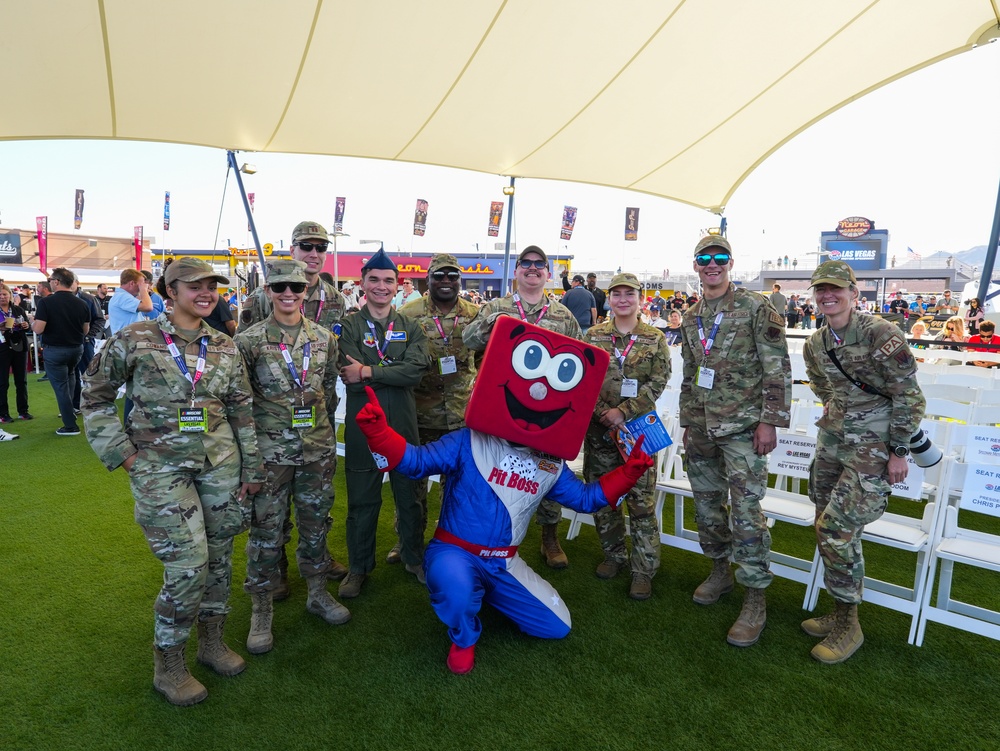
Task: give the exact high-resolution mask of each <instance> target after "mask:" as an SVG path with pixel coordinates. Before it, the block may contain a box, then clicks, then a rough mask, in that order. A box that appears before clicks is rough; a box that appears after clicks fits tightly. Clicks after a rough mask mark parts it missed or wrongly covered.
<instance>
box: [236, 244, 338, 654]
mask: <svg viewBox="0 0 1000 751" xmlns="http://www.w3.org/2000/svg"><path fill="white" fill-rule="evenodd" d="M266 271H267V284H266V286H265V292H266V294H267V295H268V297H269V298H270V301H271V314H270V315H269V316H268V317H267V318H265V319H264V320H263V321H261V322H260V323H256V324H254V325H253V326H251V327H250V328H248V329H246V330H244V331H241V332H240V333H239V334H237V335H236V346H237V347H238V348H239V350H240V354H241V355H242V356H243V362H244V363H245V364H246V370H247V374H248V376H249V379H250V386H251V388H252V389H253V397H254V398H253V413H254V422H255V423H256V426H257V443H258V444H259V445H260V451H261V454H262V455H263V457H264V467H265V470H266V471H267V480H266V481H265V483H264V487H263V488H262V489H261V491H260V492H259V493H258V494H257V496H256V497H255V498H254V504H253V518H252V520H251V524H250V536H249V539H248V540H247V576H246V581H245V582H244V585H243V586H244V589H246V591H247V592H248V593H249V594H250V598H251V600H252V601H253V616H252V620H251V624H250V634H249V636H247V650H248V651H249V652H250V653H251V654H262V653H264V652H269V651H270V650H271V648H272V647H273V645H274V638H273V636H272V634H271V621H272V615H273V610H272V602H273V600H272V593H273V591H274V590H275V588H276V587H277V586H278V584H279V581H280V570H279V564H280V561H281V551H282V547H283V545H284V539H283V532H282V525H283V523H284V521H285V519H286V518H287V516H288V507H289V496H291V499H292V501H293V502H294V504H295V521H296V524H297V525H298V528H299V544H298V550H297V551H296V552H297V560H298V564H299V573H300V574H301V575H302V576H303V578H305V580H306V582H307V584H308V587H309V597H308V599H307V601H306V610H308V611H309V612H310V613H314V614H316V615H318V616H320V617H321V618H322V619H323V620H325V621H326V622H327V623H329V624H331V625H337V624H340V623H346V622H347V621H349V620H350V618H351V614H350V612H349V611H348V610H347V608H345V607H344V606H343V605H341V604H340V603H338V602H337V601H336V600H334V599H333V597H331V596H330V593H329V592H327V591H326V582H327V576H328V574H329V572H330V569H331V567H332V565H333V560H332V559H331V557H330V553H329V551H328V550H327V547H326V536H327V532H328V531H329V529H330V526H331V521H330V509H331V508H332V507H333V498H334V496H333V473H334V472H335V471H336V468H337V451H336V447H337V438H336V436H335V435H334V430H333V426H334V424H335V422H334V415H335V413H336V410H337V390H336V389H337V374H338V369H337V357H338V350H337V339H336V338H335V337H334V335H333V334H332V333H331V332H330V331H329V330H327V329H325V328H322V327H321V326H317V325H315V324H313V323H311V322H310V321H309V320H307V319H306V318H305V316H303V315H302V313H301V312H300V306H301V305H302V300H303V298H304V297H305V290H306V284H307V279H306V275H305V264H304V263H302V262H301V261H294V260H291V259H288V260H276V261H268V262H267V264H266Z"/></svg>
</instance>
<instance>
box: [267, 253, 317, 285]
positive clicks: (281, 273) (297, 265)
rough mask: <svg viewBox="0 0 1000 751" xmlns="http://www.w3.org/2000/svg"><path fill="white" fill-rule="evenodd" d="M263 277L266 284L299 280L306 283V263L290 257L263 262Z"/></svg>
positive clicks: (307, 281)
mask: <svg viewBox="0 0 1000 751" xmlns="http://www.w3.org/2000/svg"><path fill="white" fill-rule="evenodd" d="M264 277H265V278H266V279H267V283H268V284H274V283H275V282H301V283H303V284H308V283H309V280H308V279H307V278H306V265H305V264H304V263H302V261H296V260H294V259H292V258H280V259H276V260H274V261H268V262H267V263H265V264H264Z"/></svg>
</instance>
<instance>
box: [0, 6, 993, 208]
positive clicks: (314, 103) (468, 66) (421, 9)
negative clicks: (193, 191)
mask: <svg viewBox="0 0 1000 751" xmlns="http://www.w3.org/2000/svg"><path fill="white" fill-rule="evenodd" d="M3 17H4V27H5V29H6V30H7V32H8V33H7V34H6V35H5V41H4V44H3V45H2V46H0V66H2V68H3V69H4V70H7V71H17V74H16V75H8V76H6V77H5V79H4V84H5V86H4V94H5V101H6V102H7V103H8V106H7V107H5V108H4V110H3V115H2V116H0V138H3V139H25V138H117V139H138V140H149V141H170V142H179V143H190V144H201V145H208V146H217V147H219V148H226V149H236V150H244V151H278V152H291V153H309V154H337V155H351V156H360V157H371V158H378V159H392V160H401V161H409V162H420V163H428V164H438V165H447V166H452V167H459V168H465V169H471V170H478V171H482V172H488V173H496V174H502V175H509V176H517V177H537V178H552V179H561V180H573V181H578V182H585V183H595V184H601V185H609V186H615V187H621V188H627V189H631V190H637V191H643V192H647V193H651V194H655V195H659V196H665V197H668V198H673V199H676V200H678V201H683V202H686V203H689V204H693V205H696V206H701V207H705V208H708V209H711V210H713V211H721V210H722V208H723V207H724V206H725V204H726V202H727V200H728V199H729V197H730V196H731V195H732V194H733V192H734V191H735V190H736V188H737V187H738V186H739V185H740V183H741V182H742V180H743V179H744V178H745V177H746V176H747V175H748V174H749V173H750V172H751V171H752V170H753V169H754V167H755V166H756V165H758V164H759V163H760V162H761V161H762V160H764V159H765V158H766V157H767V156H768V155H769V154H770V153H771V152H773V151H774V150H775V149H777V148H778V147H779V146H781V144H783V143H784V142H785V141H787V140H788V139H790V138H791V137H793V136H794V135H795V134H796V133H798V132H799V131H801V130H802V129H804V128H806V127H808V126H809V125H810V124H811V123H813V122H815V121H816V120H818V119H819V118H822V117H823V116H825V115H827V114H829V113H830V112H832V111H834V110H836V109H837V108H839V107H841V106H843V105H844V104H846V103H847V102H849V101H851V100H852V99H855V98H857V97H859V96H861V95H863V94H864V93H866V92H868V91H870V90H872V89H874V88H877V87H879V86H882V85H884V84H886V83H888V82H889V81H892V80H893V79H895V78H898V77H900V76H903V75H905V74H907V73H909V72H911V71H913V70H915V69H917V68H920V67H922V66H925V65H928V64H930V63H933V62H935V61H937V60H940V59H942V58H944V57H947V56H949V55H954V54H957V53H959V52H962V51H964V50H968V49H970V48H971V47H972V46H973V45H975V44H977V43H983V42H985V41H989V40H991V39H992V38H993V37H995V36H997V34H998V20H1000V11H998V5H997V0H837V2H829V1H828V0H827V1H821V0H759V1H758V2H753V3H748V2H737V1H736V0H635V1H634V2H630V3H625V4H619V5H609V4H608V3H605V2H597V1H596V0H573V1H572V2H570V0H544V2H540V1H539V0H431V1H430V2H427V3H423V4H414V3H412V2H403V0H371V1H370V2H348V1H347V0H285V2H282V3H266V2H260V1H259V0H257V1H254V2H246V0H215V1H214V2H210V3H205V2H193V1H192V0H177V2H172V3H162V2H152V1H151V0H94V1H93V2H84V1H83V0H74V1H72V2H63V3H60V4H59V8H58V12H53V9H52V6H51V5H50V4H48V3H25V2H14V0H3ZM984 84H985V82H984ZM993 88H995V86H994V87H992V88H991V87H989V86H987V85H984V91H989V90H993ZM14 103H17V104H16V106H15V105H14Z"/></svg>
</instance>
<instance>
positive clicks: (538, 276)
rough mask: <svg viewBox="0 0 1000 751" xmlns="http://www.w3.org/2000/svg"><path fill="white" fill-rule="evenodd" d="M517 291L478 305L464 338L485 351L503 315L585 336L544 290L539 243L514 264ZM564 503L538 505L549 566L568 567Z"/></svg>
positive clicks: (545, 262) (544, 263) (545, 267)
mask: <svg viewBox="0 0 1000 751" xmlns="http://www.w3.org/2000/svg"><path fill="white" fill-rule="evenodd" d="M514 280H515V281H516V282H517V291H516V292H514V293H513V294H510V295H507V296H506V297H500V298H497V299H495V300H490V301H489V302H488V303H486V304H484V305H483V306H482V307H481V308H480V309H479V314H478V315H477V316H476V318H475V319H474V320H473V321H472V323H470V324H469V325H468V326H467V327H466V329H465V331H464V333H463V334H462V340H463V341H464V342H465V346H466V347H468V348H469V349H471V350H473V351H475V352H482V351H484V350H485V349H486V344H487V343H488V342H489V340H490V332H492V331H493V324H494V323H496V320H497V318H499V317H500V316H512V317H514V318H520V319H521V320H522V321H527V322H528V323H533V324H535V325H536V326H541V327H542V328H543V329H548V330H549V331H555V332H556V333H558V334H564V335H565V336H569V337H572V338H574V339H582V338H583V335H582V333H581V331H580V324H579V323H577V321H576V318H575V317H574V316H573V314H572V313H571V312H570V310H569V308H567V307H566V306H565V305H563V304H562V303H560V302H557V301H556V300H554V299H553V298H551V297H549V296H547V295H546V294H545V284H546V282H548V280H549V259H548V256H546V255H545V251H544V250H542V249H541V248H539V247H538V246H537V245H529V246H528V247H527V248H525V249H524V250H522V251H521V254H520V255H519V256H518V257H517V266H516V267H515V268H514ZM561 518H562V507H561V506H560V505H559V504H558V503H555V502H554V501H549V500H544V501H542V502H541V504H539V506H538V513H537V516H536V519H537V520H538V523H539V524H541V525H542V556H543V557H544V558H545V563H546V564H547V565H548V566H549V567H550V568H566V566H568V565H569V559H568V558H567V557H566V553H564V552H563V549H562V547H561V546H560V545H559V536H558V527H559V520H560V519H561Z"/></svg>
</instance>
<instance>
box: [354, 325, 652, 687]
mask: <svg viewBox="0 0 1000 751" xmlns="http://www.w3.org/2000/svg"><path fill="white" fill-rule="evenodd" d="M609 361H610V357H609V355H608V354H607V353H606V352H604V351H603V350H601V349H598V348H597V347H593V346H591V345H589V344H584V343H583V342H580V341H578V340H576V339H571V338H569V337H567V336H562V335H560V334H556V333H553V332H551V331H547V330H545V329H543V328H541V327H538V326H533V325H531V324H527V323H524V322H522V321H519V320H517V319H515V318H511V317H506V316H505V317H502V318H499V319H498V320H497V322H496V325H495V327H494V329H493V332H492V334H491V336H490V342H489V345H488V346H487V348H486V355H485V357H484V359H483V364H482V367H481V368H480V371H479V377H478V379H477V381H476V384H475V386H474V388H473V391H472V398H471V399H470V401H469V404H468V407H467V408H466V416H465V421H466V425H467V426H468V427H466V428H463V429H461V430H456V431H455V432H453V433H449V434H448V435H446V436H445V437H444V438H442V439H441V440H440V441H436V442H435V443H431V444H428V445H426V446H414V445H411V444H407V442H406V441H405V440H404V439H403V437H402V436H400V435H399V434H398V433H396V432H395V431H393V430H392V429H391V428H390V427H389V426H388V424H387V423H386V419H385V413H384V412H383V411H382V408H381V407H380V406H379V403H378V399H377V397H376V396H375V392H374V391H373V390H372V389H371V388H368V389H367V392H368V399H369V403H368V404H366V405H365V406H364V407H362V408H361V411H360V412H359V413H358V415H357V423H358V427H359V428H360V429H361V432H362V433H364V435H365V437H366V438H367V439H368V446H369V448H370V449H371V451H372V454H373V455H374V456H375V460H376V463H377V464H378V466H379V469H381V470H382V471H383V472H388V471H389V470H391V469H395V470H396V471H398V472H401V473H402V474H404V475H406V476H407V477H411V478H413V479H419V478H422V477H427V476H428V475H433V474H437V473H440V474H443V475H447V477H448V482H447V483H446V484H445V494H444V497H443V498H442V500H441V516H440V520H439V521H438V526H437V530H436V531H435V532H434V539H433V540H432V541H431V542H430V543H429V544H428V546H427V551H426V554H425V558H424V566H425V569H426V572H427V587H428V589H429V590H430V599H431V605H432V606H433V608H434V611H435V613H436V614H437V616H438V618H440V619H441V621H442V622H443V623H444V624H445V625H446V626H448V636H449V637H450V638H451V641H452V645H451V650H450V651H449V653H448V667H449V669H450V670H451V671H452V672H454V673H467V672H469V671H470V670H472V667H473V665H474V662H475V647H476V642H477V641H478V639H479V634H480V632H481V631H482V624H481V623H480V620H479V611H480V609H481V607H482V604H483V602H484V601H485V602H487V603H489V604H490V605H492V606H493V607H494V608H496V609H497V610H499V611H500V612H501V613H503V614H504V615H506V616H507V617H508V618H510V619H511V620H512V621H514V623H516V624H517V625H518V627H519V628H520V629H521V630H522V631H523V632H524V633H526V634H529V635H531V636H537V637H541V638H547V639H560V638H562V637H564V636H566V634H568V633H569V629H570V615H569V610H568V609H567V607H566V605H565V604H564V603H563V601H562V600H561V599H560V597H559V594H558V593H557V592H556V590H555V589H554V588H553V587H552V585H550V584H549V583H548V582H547V581H545V580H544V579H542V578H541V577H540V576H538V574H536V573H535V572H534V571H533V570H532V569H530V568H529V567H528V565H527V564H526V563H525V562H524V561H523V560H521V558H520V556H518V554H517V547H518V545H519V544H520V543H521V541H522V540H523V539H524V535H525V533H526V532H527V529H528V524H529V522H530V521H531V517H532V515H533V514H534V512H535V509H536V508H537V506H538V504H539V503H540V502H541V501H542V499H543V498H550V499H552V500H554V501H556V502H557V503H561V504H563V505H564V506H567V507H569V508H571V509H573V510H575V511H581V512H585V513H591V512H594V511H596V510H597V509H599V508H601V507H603V506H605V505H610V506H612V507H613V508H616V507H617V506H618V504H619V502H620V501H621V497H622V496H623V495H625V493H627V492H628V491H629V490H630V489H631V488H632V486H633V485H634V484H635V483H636V482H637V481H638V480H639V478H641V477H642V475H643V473H644V472H646V470H647V469H649V468H650V467H651V466H652V464H653V461H652V459H651V458H650V457H649V456H647V455H646V454H645V453H644V452H643V451H642V438H640V439H639V440H638V441H636V444H635V447H634V448H633V449H632V452H631V454H630V455H629V458H628V461H627V462H626V463H625V464H624V465H623V466H621V467H619V468H617V469H615V470H614V471H612V472H609V473H608V474H606V475H604V476H603V477H601V479H600V480H599V481H598V482H594V483H589V484H585V483H583V482H581V481H580V480H579V479H578V478H577V477H576V475H575V474H574V473H573V472H572V470H570V469H569V468H568V467H567V466H566V462H565V461H564V460H567V459H575V458H576V457H577V455H578V454H579V453H580V447H581V446H582V444H583V439H584V435H585V433H586V430H587V425H588V424H589V423H590V418H591V415H592V414H593V412H594V407H595V406H596V404H597V397H598V393H599V391H600V388H601V384H602V383H603V381H604V374H605V372H606V371H607V368H608V363H609Z"/></svg>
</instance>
